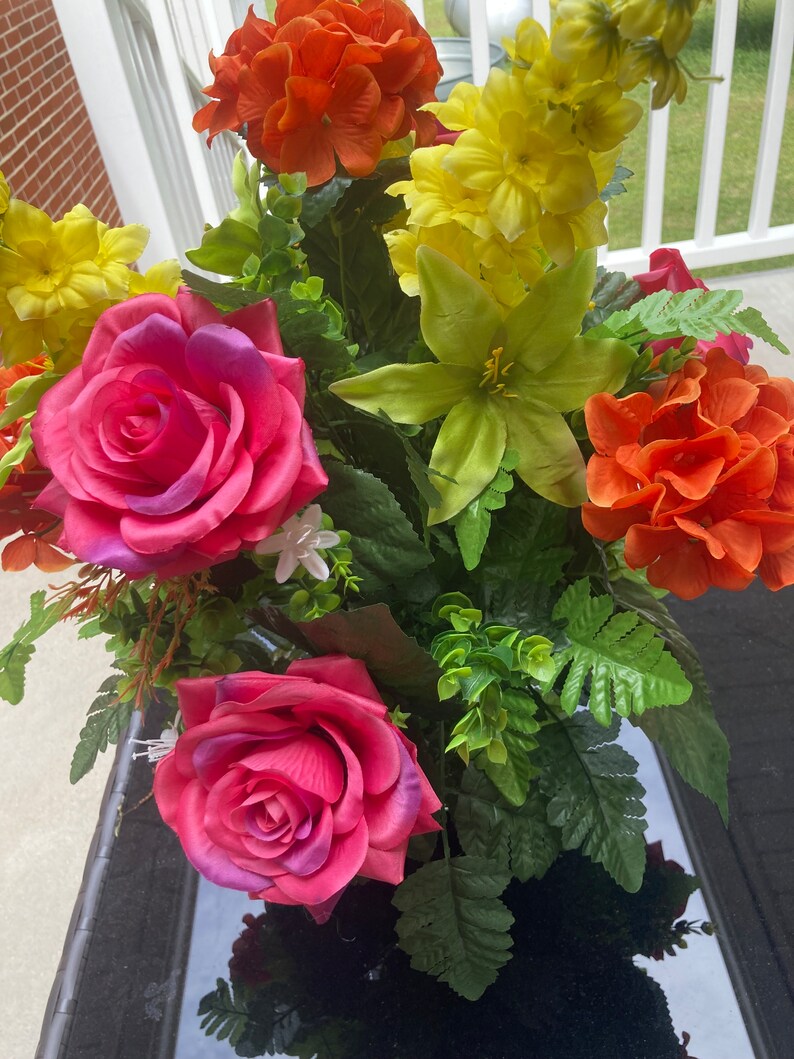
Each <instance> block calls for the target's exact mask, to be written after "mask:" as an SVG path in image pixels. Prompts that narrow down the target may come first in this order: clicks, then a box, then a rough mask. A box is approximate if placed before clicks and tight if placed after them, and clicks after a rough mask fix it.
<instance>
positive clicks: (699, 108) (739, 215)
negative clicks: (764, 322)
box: [425, 0, 794, 276]
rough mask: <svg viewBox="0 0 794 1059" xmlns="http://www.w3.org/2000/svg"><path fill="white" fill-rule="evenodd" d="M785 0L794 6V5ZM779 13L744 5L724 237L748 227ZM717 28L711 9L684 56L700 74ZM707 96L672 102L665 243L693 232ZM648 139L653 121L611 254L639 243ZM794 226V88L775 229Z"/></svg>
mask: <svg viewBox="0 0 794 1059" xmlns="http://www.w3.org/2000/svg"><path fill="white" fill-rule="evenodd" d="M778 2H779V3H791V2H794V0H778ZM774 15H775V0H741V6H740V13H739V26H738V32H737V41H736V57H735V61H734V68H733V82H732V85H731V103H730V112H729V117H728V134H727V141H726V145H725V163H724V167H723V179H722V185H721V193H720V208H719V214H718V219H717V232H718V234H727V233H730V232H740V231H743V230H745V229H746V228H747V224H748V220H749V215H750V197H751V194H752V188H753V181H754V179H755V164H756V156H757V154H758V144H759V138H760V133H761V119H762V116H763V109H764V97H765V94H766V80H767V74H768V72H769V54H770V47H771V42H772V26H773V21H774ZM425 16H426V22H427V27H428V29H429V31H430V33H431V34H433V35H435V36H449V35H450V34H451V33H452V32H453V31H452V30H451V28H450V26H449V23H448V22H447V20H446V17H445V15H444V4H443V0H425ZM713 30H714V8H713V7H705V8H703V9H702V10H701V11H700V12H699V13H698V15H697V19H696V23H695V29H694V31H693V34H692V37H691V39H690V41H689V43H688V45H687V48H686V50H685V52H684V61H685V62H686V64H687V67H688V68H689V69H690V70H691V71H692V72H693V73H695V74H703V75H706V74H708V73H709V72H710V69H711V41H712V34H713ZM634 94H635V95H636V97H637V98H638V99H640V101H641V102H642V103H643V104H644V105H646V106H647V100H648V89H647V88H645V87H642V88H640V89H638V90H637V91H636V93H634ZM707 98H708V85H706V84H699V83H696V82H695V83H692V84H690V86H689V94H688V96H687V99H686V101H685V103H684V104H683V106H682V107H677V106H676V105H675V104H674V105H673V110H672V114H671V119H670V139H669V144H668V157H667V182H666V190H665V204H664V224H663V240H664V242H675V241H677V240H682V239H691V238H692V236H693V234H694V228H695V213H696V210H697V199H698V185H699V181H700V162H701V154H702V150H703V135H704V131H705V125H706V102H707ZM646 137H647V117H643V120H642V122H641V124H640V126H639V127H638V128H637V129H636V130H635V131H634V133H633V134H632V136H631V137H630V139H629V142H628V144H627V147H626V153H625V156H624V158H623V164H624V165H626V166H628V168H629V169H631V170H633V171H634V173H635V176H634V177H633V178H632V180H631V181H629V185H628V187H629V193H628V194H627V195H621V196H620V198H618V199H615V200H614V201H613V203H612V206H611V209H610V218H609V229H610V248H611V249H620V248H623V247H630V246H637V245H638V244H639V242H640V236H641V231H642V199H643V184H644V175H645V149H646ZM791 223H794V84H793V85H792V89H791V91H790V92H789V98H788V105H787V107H786V122H785V130H784V134H783V147H782V151H781V156H780V165H779V167H778V177H777V186H776V191H775V202H774V208H773V210H772V224H791ZM790 266H794V257H787V258H774V259H766V260H761V261H755V262H750V263H747V264H741V265H727V266H723V267H720V268H712V269H706V270H703V273H702V274H703V275H704V276H709V275H711V276H714V275H727V274H730V273H735V272H737V271H742V272H744V271H748V272H749V271H757V270H762V269H770V268H782V267H790Z"/></svg>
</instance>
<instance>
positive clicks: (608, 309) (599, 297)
mask: <svg viewBox="0 0 794 1059" xmlns="http://www.w3.org/2000/svg"><path fill="white" fill-rule="evenodd" d="M643 297H644V295H643V293H642V287H641V286H640V285H639V283H637V281H636V280H634V279H630V278H629V277H628V276H626V275H625V273H623V272H607V271H606V269H605V268H603V267H602V266H599V268H598V273H597V279H596V285H595V288H594V289H593V297H592V299H591V301H592V302H593V303H595V304H594V308H592V309H588V311H587V312H586V313H585V315H584V320H583V321H582V331H588V330H589V329H590V328H591V327H595V326H596V325H598V324H601V323H603V322H604V320H606V319H607V318H608V317H609V316H610V315H611V314H612V313H615V312H617V311H618V310H619V309H628V308H629V306H630V305H634V304H635V302H638V301H640V300H641V299H642V298H643Z"/></svg>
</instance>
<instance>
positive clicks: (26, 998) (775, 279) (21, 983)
mask: <svg viewBox="0 0 794 1059" xmlns="http://www.w3.org/2000/svg"><path fill="white" fill-rule="evenodd" d="M710 286H712V287H724V288H738V289H741V290H743V291H744V293H745V301H746V304H748V305H753V306H755V307H756V308H758V309H760V310H761V312H762V313H763V314H764V316H765V317H766V319H767V320H768V322H769V323H770V325H771V326H772V327H773V328H775V330H777V331H778V333H779V334H780V335H781V337H782V338H783V340H784V341H786V342H787V343H788V344H790V345H794V270H787V271H776V272H763V273H753V274H749V275H745V276H733V277H727V278H723V279H720V280H712V281H710ZM753 360H754V361H755V362H756V363H760V364H762V365H763V366H764V367H765V368H767V370H768V371H769V372H770V374H772V375H788V376H789V377H791V378H794V358H792V359H787V358H785V357H783V356H781V355H780V354H779V353H777V352H776V351H775V350H773V349H771V348H770V347H767V346H765V345H764V344H763V343H760V342H759V343H756V347H755V352H754V354H753ZM0 576H1V577H2V581H1V582H0V583H1V584H2V600H3V606H2V610H0V646H2V645H4V644H5V643H7V642H8V640H9V639H10V637H11V636H12V635H13V633H14V631H15V629H16V628H17V627H18V626H19V625H20V624H21V623H22V621H23V620H24V619H25V616H26V615H27V613H28V602H27V601H28V597H29V596H30V594H31V593H32V592H33V591H35V590H36V589H39V588H45V587H46V586H47V584H48V583H49V582H51V581H53V580H55V578H53V577H52V576H48V575H45V574H41V573H39V572H38V571H32V572H31V571H28V572H26V573H24V574H2V575H0ZM61 580H63V578H62V579H61ZM110 661H111V659H110V656H109V655H108V654H107V653H106V652H105V651H104V649H103V646H102V644H101V643H100V642H98V641H96V640H89V641H78V640H77V638H76V635H75V630H74V629H73V628H70V627H68V626H59V627H56V628H55V629H53V630H51V631H50V632H49V633H48V634H47V636H46V637H45V638H44V639H43V641H42V645H41V647H40V648H39V650H38V652H37V655H36V657H35V658H34V660H33V662H32V663H31V664H30V667H29V677H28V686H27V693H26V696H25V700H24V701H23V702H22V703H21V704H20V705H19V706H14V707H12V706H9V705H7V704H6V703H0V719H1V721H2V729H1V730H2V735H3V739H2V746H3V751H4V753H3V767H2V769H0V823H1V826H0V907H2V910H3V916H2V924H1V925H0V952H2V953H3V958H2V966H0V990H1V991H2V995H3V996H4V998H5V1000H6V1005H7V1006H6V1009H5V1011H4V1019H3V1034H2V1037H3V1039H2V1041H1V1042H0V1054H2V1055H3V1056H4V1057H5V1059H32V1056H33V1054H34V1051H35V1047H36V1043H37V1041H38V1038H39V1032H40V1029H41V1020H42V1017H43V1013H44V1008H45V1005H46V1002H47V997H48V995H49V991H50V987H51V984H52V981H53V978H54V976H55V971H56V968H57V965H58V961H59V959H60V954H61V949H62V945H63V940H64V935H65V932H66V929H67V926H68V923H69V918H70V915H71V911H72V907H73V904H74V900H75V897H76V895H77V891H78V888H79V883H80V879H81V877H82V872H83V867H84V862H85V856H86V853H87V850H88V845H89V842H90V839H91V835H92V834H93V831H94V828H95V826H96V818H97V810H98V806H99V802H100V798H101V795H102V790H103V787H104V783H105V778H106V776H107V772H108V768H109V765H110V755H106V756H105V759H104V760H101V761H100V762H99V763H98V764H97V766H96V768H95V769H94V771H93V772H92V773H91V775H90V776H88V777H87V778H86V779H84V780H82V781H81V782H80V783H79V784H78V785H77V786H76V787H71V786H70V784H69V763H70V760H71V756H72V752H73V749H74V746H75V744H76V742H77V738H78V733H79V731H80V728H81V727H82V725H83V723H84V718H85V714H86V710H87V707H88V705H89V704H90V702H91V701H92V700H93V698H94V695H95V692H96V688H97V687H98V686H99V684H100V683H101V682H102V680H103V679H104V678H105V676H106V675H107V671H108V667H109V663H110ZM102 1059H112V1056H103V1057H102Z"/></svg>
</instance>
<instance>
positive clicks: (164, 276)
mask: <svg viewBox="0 0 794 1059" xmlns="http://www.w3.org/2000/svg"><path fill="white" fill-rule="evenodd" d="M181 283H182V266H181V265H180V264H179V262H178V261H177V260H176V259H175V258H169V259H167V260H166V261H158V263H157V264H156V265H152V267H151V268H149V269H147V270H146V272H144V273H143V274H142V275H141V273H139V272H130V297H131V298H132V297H134V296H135V295H136V294H167V295H168V297H169V298H175V297H176V294H177V291H178V290H179V287H180V285H181Z"/></svg>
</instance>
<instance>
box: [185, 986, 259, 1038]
mask: <svg viewBox="0 0 794 1059" xmlns="http://www.w3.org/2000/svg"><path fill="white" fill-rule="evenodd" d="M196 1014H197V1015H199V1016H200V1017H201V1022H200V1028H201V1029H202V1030H204V1032H205V1033H206V1035H207V1036H208V1037H217V1039H218V1040H219V1041H223V1040H227V1039H228V1041H229V1044H230V1045H231V1046H232V1047H234V1046H235V1045H236V1044H238V1042H239V1041H240V1039H241V1038H242V1036H243V1034H244V1033H245V1032H246V1030H247V1028H248V1023H249V1014H248V999H247V994H246V990H245V987H244V986H242V985H241V986H238V987H235V985H234V984H233V983H232V985H229V983H228V982H225V981H224V979H223V978H218V979H217V982H216V989H215V991H214V992H213V993H207V994H206V996H203V997H202V998H201V1000H200V1001H199V1006H198V1011H197V1012H196ZM238 1054H239V1053H238ZM252 1054H254V1053H252ZM258 1054H262V1053H261V1052H260V1053H258ZM271 1054H272V1053H271Z"/></svg>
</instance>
